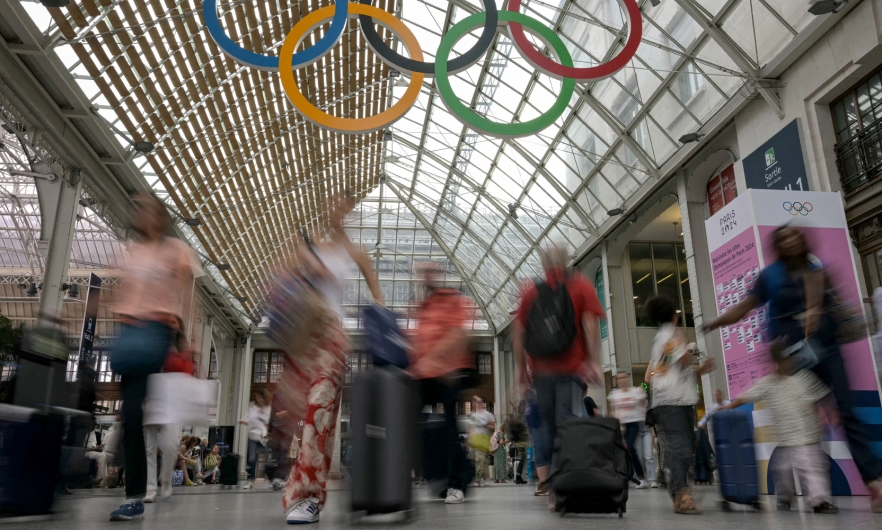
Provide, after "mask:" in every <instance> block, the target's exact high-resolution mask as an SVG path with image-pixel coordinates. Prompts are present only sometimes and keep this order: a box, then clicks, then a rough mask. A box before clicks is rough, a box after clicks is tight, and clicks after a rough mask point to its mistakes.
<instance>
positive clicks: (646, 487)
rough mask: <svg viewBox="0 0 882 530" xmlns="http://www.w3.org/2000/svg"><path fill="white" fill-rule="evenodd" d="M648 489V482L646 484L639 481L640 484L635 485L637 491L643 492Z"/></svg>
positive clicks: (643, 481)
mask: <svg viewBox="0 0 882 530" xmlns="http://www.w3.org/2000/svg"><path fill="white" fill-rule="evenodd" d="M648 488H649V482H646V481H645V480H641V481H640V484H637V489H638V490H645V489H648Z"/></svg>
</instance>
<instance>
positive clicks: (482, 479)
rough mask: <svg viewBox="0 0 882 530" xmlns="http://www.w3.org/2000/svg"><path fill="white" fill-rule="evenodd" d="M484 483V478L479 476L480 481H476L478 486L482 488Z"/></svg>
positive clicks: (485, 483)
mask: <svg viewBox="0 0 882 530" xmlns="http://www.w3.org/2000/svg"><path fill="white" fill-rule="evenodd" d="M486 485H487V482H486V481H485V480H484V477H481V481H480V482H478V487H481V488H483V487H484V486H486Z"/></svg>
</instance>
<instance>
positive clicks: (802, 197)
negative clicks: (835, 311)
mask: <svg viewBox="0 0 882 530" xmlns="http://www.w3.org/2000/svg"><path fill="white" fill-rule="evenodd" d="M783 225H791V226H796V227H798V228H799V229H800V230H801V231H802V232H803V233H804V234H805V236H806V240H807V241H808V243H809V247H810V252H811V254H812V255H813V258H812V259H813V260H814V259H817V260H819V261H820V262H821V263H822V264H823V266H824V270H825V271H826V272H827V274H828V275H829V276H830V278H831V281H832V282H833V285H834V286H835V288H836V289H837V292H838V294H839V296H840V298H841V299H842V300H843V301H844V302H846V303H848V304H849V305H851V306H852V307H853V308H855V309H856V310H858V311H862V308H863V304H862V300H861V295H860V290H859V287H858V276H857V274H856V270H855V264H854V260H853V255H852V251H851V242H850V238H849V235H848V226H847V224H846V220H845V213H844V211H843V207H842V197H841V196H840V195H839V194H838V193H826V192H810V191H795V190H747V193H745V194H743V195H742V196H740V197H738V198H736V199H735V200H734V201H732V203H730V204H727V205H726V207H725V208H724V209H723V210H721V211H720V212H718V213H717V214H716V215H713V216H711V218H710V219H708V220H707V221H706V228H707V237H708V248H709V249H710V258H711V266H712V271H713V272H712V273H713V280H714V292H715V295H716V298H717V309H718V311H719V312H720V313H723V312H725V311H726V309H727V308H729V307H731V306H732V305H734V304H736V303H738V301H740V300H743V299H744V297H745V296H746V295H749V293H750V288H751V286H752V283H753V282H754V281H756V279H757V277H758V276H759V272H760V271H761V270H762V269H763V267H765V266H767V265H769V264H770V263H772V262H773V261H775V259H776V255H775V251H774V247H773V243H772V233H773V232H774V231H775V229H776V228H778V227H780V226H783ZM766 319H767V312H766V309H765V308H760V309H758V310H757V311H754V312H753V313H751V314H750V315H748V316H747V317H746V318H745V319H744V320H742V321H741V322H739V323H737V324H735V325H734V326H729V327H728V328H721V329H720V334H721V338H722V342H723V360H724V362H723V365H724V366H725V370H726V380H727V382H728V386H729V395H730V398H731V399H735V398H737V397H738V396H739V395H741V394H742V393H743V392H744V391H745V390H747V389H748V388H750V387H751V385H753V383H754V382H755V381H756V380H757V379H761V378H762V377H764V376H766V375H768V374H770V373H772V372H773V371H774V369H775V367H774V364H773V363H772V361H771V359H770V357H769V355H768V348H767V346H766V345H765V343H764V339H766V340H768V337H764V336H763V332H764V330H765V324H766ZM841 351H842V357H843V360H844V361H845V367H846V372H847V374H848V379H849V383H850V386H851V390H852V396H853V397H854V402H855V403H856V407H857V408H856V409H855V412H856V414H857V415H858V416H859V417H860V418H861V419H862V420H863V421H864V422H865V423H868V424H869V425H870V429H869V432H870V437H871V444H872V445H873V446H874V447H875V448H877V449H879V448H882V439H879V440H877V439H876V438H882V408H880V391H879V384H878V377H877V371H876V366H875V361H874V358H873V354H872V350H871V348H870V341H869V337H865V338H863V339H861V340H859V341H857V342H854V343H851V344H846V345H843V346H842V347H841ZM753 421H754V427H755V430H754V436H755V440H756V442H757V444H756V448H757V464H758V468H759V470H760V479H761V481H760V486H761V490H763V491H768V492H772V491H773V489H774V485H773V484H772V482H771V478H770V476H768V474H767V470H768V466H769V464H770V462H771V460H772V459H773V458H775V457H774V451H775V448H776V447H777V443H776V442H775V435H774V432H775V431H774V429H775V426H774V422H773V421H772V419H771V416H770V414H769V412H768V411H767V410H764V406H763V404H761V403H758V404H757V407H756V408H755V410H754V411H753ZM845 440H846V438H845V433H844V431H843V430H842V428H841V427H833V426H831V425H825V435H824V442H823V443H822V447H823V449H824V451H825V452H826V453H827V454H828V455H830V457H831V462H832V463H833V465H831V473H832V482H833V490H834V495H866V494H867V490H866V488H865V487H864V485H863V481H862V480H861V477H860V474H859V473H858V470H857V467H856V466H855V464H854V462H853V460H852V459H851V453H850V451H849V447H848V443H847V442H846V441H845ZM877 456H882V455H877Z"/></svg>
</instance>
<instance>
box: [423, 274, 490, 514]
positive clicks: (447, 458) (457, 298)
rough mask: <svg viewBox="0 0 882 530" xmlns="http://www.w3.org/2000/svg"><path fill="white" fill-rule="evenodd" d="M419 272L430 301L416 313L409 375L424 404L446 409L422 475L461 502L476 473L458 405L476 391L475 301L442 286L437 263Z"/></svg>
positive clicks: (425, 457)
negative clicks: (472, 332) (471, 338)
mask: <svg viewBox="0 0 882 530" xmlns="http://www.w3.org/2000/svg"><path fill="white" fill-rule="evenodd" d="M420 273H421V275H422V281H423V285H424V286H425V288H426V298H425V299H424V300H423V303H422V304H420V307H419V308H418V309H417V311H416V315H415V316H416V320H417V322H418V326H417V329H416V330H415V331H414V334H413V338H412V341H411V344H412V346H413V347H412V348H411V349H410V352H409V355H410V366H409V367H408V373H410V374H411V376H412V377H413V378H414V379H415V380H416V381H417V384H418V386H419V389H420V394H421V401H420V404H421V406H425V405H430V406H432V407H434V406H435V405H438V404H441V406H442V407H443V410H444V411H443V415H444V421H443V425H442V426H441V427H440V429H439V431H440V432H439V433H438V436H437V443H436V444H434V445H433V446H432V447H429V446H427V445H426V444H424V446H423V450H422V455H423V457H422V459H421V466H422V472H423V477H424V478H425V479H426V480H427V481H429V482H430V483H431V484H432V485H433V486H434V485H435V484H437V483H441V485H443V490H442V491H441V494H442V495H445V501H444V502H445V503H447V504H461V503H463V502H464V500H465V494H466V491H467V487H468V485H469V482H471V480H472V477H473V476H474V470H473V469H472V467H471V465H470V464H469V461H468V458H467V456H466V452H465V450H464V449H463V447H462V444H461V443H460V441H459V430H458V428H457V425H456V406H457V402H458V401H459V395H460V393H462V392H463V391H464V390H466V389H468V388H472V387H473V386H474V384H475V382H476V380H477V370H476V369H475V357H474V355H473V354H472V351H471V349H470V347H469V337H468V335H467V333H466V327H467V325H468V323H469V315H470V313H471V311H472V310H471V309H470V308H471V307H474V303H473V302H472V301H471V300H470V299H469V298H468V297H467V296H465V295H463V294H462V293H461V292H459V291H457V290H455V289H449V288H445V287H444V286H443V279H444V278H443V274H444V272H443V270H442V269H441V267H440V266H439V265H438V264H437V263H435V262H427V263H425V264H423V265H422V266H421V269H420ZM434 440H435V438H434V437H433V441H434ZM433 493H434V492H433Z"/></svg>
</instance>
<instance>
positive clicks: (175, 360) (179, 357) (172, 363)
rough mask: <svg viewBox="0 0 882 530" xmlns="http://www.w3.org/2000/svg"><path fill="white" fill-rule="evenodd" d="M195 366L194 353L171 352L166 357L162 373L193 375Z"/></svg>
mask: <svg viewBox="0 0 882 530" xmlns="http://www.w3.org/2000/svg"><path fill="white" fill-rule="evenodd" d="M195 366H196V365H195V363H193V354H192V352H189V351H188V352H179V351H171V352H168V355H166V357H165V364H164V365H163V367H162V371H163V372H166V373H172V372H177V373H181V374H188V375H193V369H194V368H195Z"/></svg>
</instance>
